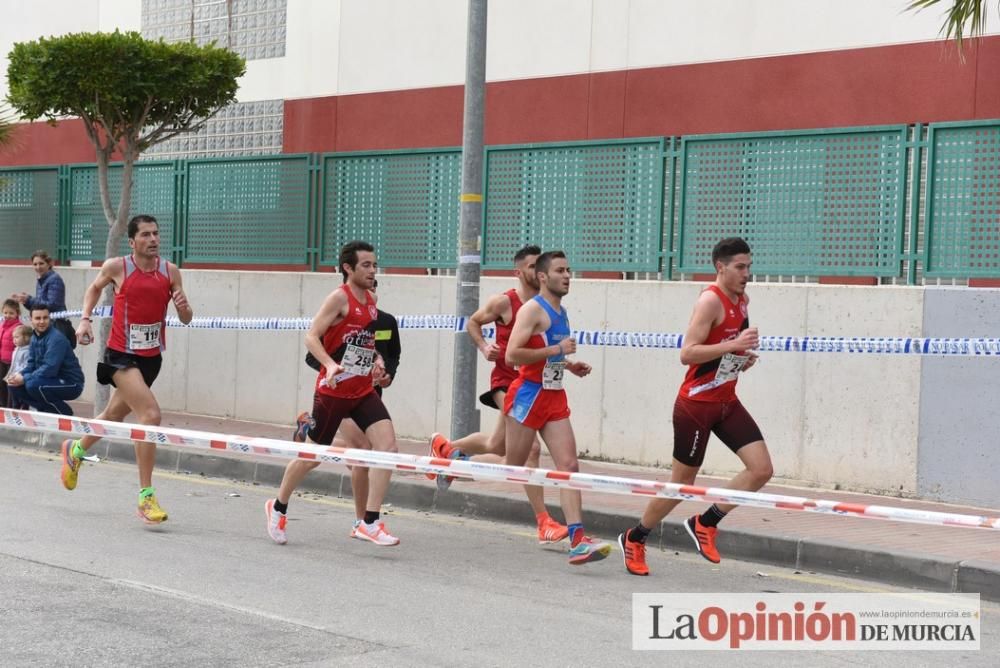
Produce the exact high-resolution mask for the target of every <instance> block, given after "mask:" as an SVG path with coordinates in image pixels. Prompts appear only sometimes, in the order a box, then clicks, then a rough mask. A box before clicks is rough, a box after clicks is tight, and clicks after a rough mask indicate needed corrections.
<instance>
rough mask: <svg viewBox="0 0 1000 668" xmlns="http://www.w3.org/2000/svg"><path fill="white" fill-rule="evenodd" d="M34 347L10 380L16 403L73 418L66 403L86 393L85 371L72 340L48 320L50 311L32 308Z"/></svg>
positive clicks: (8, 383) (39, 307)
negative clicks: (71, 344)
mask: <svg viewBox="0 0 1000 668" xmlns="http://www.w3.org/2000/svg"><path fill="white" fill-rule="evenodd" d="M31 326H32V329H33V330H34V336H32V337H31V348H30V350H29V352H28V363H27V364H26V365H25V367H24V369H23V370H22V371H20V372H18V373H13V374H11V375H10V377H9V378H8V379H7V385H8V387H9V388H10V392H11V395H12V396H13V398H14V401H20V402H23V403H27V404H28V405H29V406H31V407H32V408H33V409H35V410H37V411H42V412H45V413H58V414H60V415H72V414H73V409H71V408H70V407H69V404H67V403H66V400H68V399H76V398H77V397H79V396H80V395H81V394H82V393H83V371H82V370H81V369H80V362H79V361H78V360H77V359H76V355H75V354H74V353H73V349H72V348H70V345H69V340H67V339H66V337H65V336H63V335H62V334H59V333H58V332H56V333H53V330H54V329H55V328H54V327H53V326H52V323H51V320H50V319H49V309H48V308H46V307H45V306H39V305H36V306H33V307H32V309H31Z"/></svg>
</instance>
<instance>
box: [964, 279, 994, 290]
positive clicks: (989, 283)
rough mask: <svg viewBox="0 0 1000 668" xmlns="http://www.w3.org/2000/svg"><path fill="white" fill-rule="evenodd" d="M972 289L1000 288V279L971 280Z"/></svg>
mask: <svg viewBox="0 0 1000 668" xmlns="http://www.w3.org/2000/svg"><path fill="white" fill-rule="evenodd" d="M969 287H970V288H1000V278H970V279H969Z"/></svg>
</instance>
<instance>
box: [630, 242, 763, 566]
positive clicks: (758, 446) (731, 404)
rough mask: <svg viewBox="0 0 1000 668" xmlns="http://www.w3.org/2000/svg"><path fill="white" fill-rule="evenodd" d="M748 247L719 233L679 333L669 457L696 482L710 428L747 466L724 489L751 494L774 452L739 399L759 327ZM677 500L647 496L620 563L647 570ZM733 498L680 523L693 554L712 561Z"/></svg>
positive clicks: (676, 473) (681, 474)
mask: <svg viewBox="0 0 1000 668" xmlns="http://www.w3.org/2000/svg"><path fill="white" fill-rule="evenodd" d="M751 263H752V261H751V258H750V246H749V245H748V244H747V242H746V241H744V240H743V239H740V238H738V237H731V238H728V239H723V240H722V241H720V242H719V243H717V244H716V245H715V248H714V249H713V250H712V264H713V265H715V271H716V272H717V274H716V277H715V283H714V284H713V285H710V286H708V288H706V289H705V290H704V291H703V292H702V293H701V296H699V297H698V301H697V303H695V306H694V313H693V314H692V316H691V322H690V323H689V324H688V328H687V332H686V333H685V334H684V343H683V345H682V347H681V363H682V364H687V365H688V370H687V373H686V374H685V376H684V382H683V383H682V384H681V388H680V391H679V392H678V394H677V400H676V402H675V403H674V417H673V422H674V461H673V464H672V466H671V470H670V482H673V483H679V484H682V485H691V484H693V483H694V480H695V476H697V475H698V470H699V469H700V468H701V464H702V462H703V461H704V459H705V448H706V446H707V445H708V435H709V432H715V435H716V436H718V437H719V439H720V440H721V441H722V442H723V443H725V444H726V445H727V446H728V447H729V449H730V450H732V451H733V452H735V453H736V456H737V457H739V458H740V460H741V461H742V462H743V464H744V466H745V467H746V468H745V469H744V470H743V471H741V472H740V473H738V474H737V475H736V476H735V477H734V478H733V479H732V480H730V481H729V482H728V483H727V484H726V487H727V488H729V489H740V490H747V491H751V492H756V491H757V490H759V489H760V488H761V487H763V486H764V485H765V484H767V481H768V480H770V479H771V475H772V474H773V469H772V468H771V455H770V454H769V453H768V451H767V445H766V444H765V443H764V437H763V436H761V433H760V429H759V428H758V427H757V423H756V422H754V419H753V418H752V417H750V413H748V412H747V410H746V409H745V408H744V407H743V404H741V403H740V400H739V399H737V398H736V381H737V379H738V376H739V374H740V372H743V371H746V370H747V369H749V368H750V367H752V366H753V365H754V363H755V362H756V361H757V354H756V353H755V352H753V349H754V348H756V347H757V344H758V337H757V328H756V327H750V319H749V316H748V315H747V306H748V305H749V304H750V299H749V298H748V297H747V295H746V284H747V281H748V280H749V279H750V265H751ZM678 503H680V499H651V500H650V502H649V503H648V504H647V506H646V511H645V512H644V513H643V515H642V519H641V520H640V521H639V524H638V525H636V526H635V527H633V528H632V529H629V530H628V531H626V532H623V533H622V534H620V535H619V536H618V544H619V546H621V548H622V554H623V556H624V559H625V568H626V569H628V572H629V573H632V574H633V575H649V568H648V567H647V566H646V545H645V541H646V537H647V536H648V535H649V532H650V531H652V530H653V528H654V527H655V526H657V525H658V524H659V523H660V522H661V521H662V520H663V518H664V517H666V516H667V514H668V513H669V512H670V511H671V510H673V509H674V508H675V507H676V506H677V504H678ZM733 508H735V506H734V505H731V504H719V503H716V504H713V505H712V506H711V507H710V508H709V509H708V510H706V511H705V512H704V513H703V514H701V515H694V516H692V517H690V518H689V519H687V520H685V521H684V528H685V529H686V530H687V532H688V535H690V536H691V539H692V540H693V541H694V544H695V548H696V549H697V550H698V554H700V555H701V556H703V557H705V558H706V559H708V560H709V561H711V562H712V563H715V564H717V563H719V561H720V560H721V558H720V557H719V552H718V550H717V549H716V547H715V537H716V534H717V533H718V529H717V526H718V524H719V522H720V521H721V520H722V518H723V517H725V516H726V513H728V512H729V511H730V510H732V509H733Z"/></svg>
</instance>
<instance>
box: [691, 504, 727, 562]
mask: <svg viewBox="0 0 1000 668" xmlns="http://www.w3.org/2000/svg"><path fill="white" fill-rule="evenodd" d="M684 528H685V529H686V530H687V532H688V535H689V536H691V540H693V541H694V546H695V548H697V550H698V554H700V555H701V556H703V557H705V558H706V559H708V560H709V561H711V562H712V563H713V564H717V563H719V562H720V561H722V557H720V556H719V551H718V550H717V549H715V536H716V534H718V533H719V530H718V529H717V528H715V527H707V526H705V525H703V524H702V523H701V519H700V518H699V517H698V516H697V515H692V516H691V517H689V518H688V519H686V520H684Z"/></svg>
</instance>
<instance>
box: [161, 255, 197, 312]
mask: <svg viewBox="0 0 1000 668" xmlns="http://www.w3.org/2000/svg"><path fill="white" fill-rule="evenodd" d="M167 271H168V272H170V298H171V299H173V300H174V310H176V311H177V319H178V320H180V321H181V322H183V323H184V324H185V325H186V324H188V323H190V322H191V319H192V318H194V310H193V309H192V308H191V305H190V304H188V300H187V295H186V294H185V293H184V284H183V282H182V281H181V270H180V269H178V268H177V265H175V264H170V263H168V264H167Z"/></svg>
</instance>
